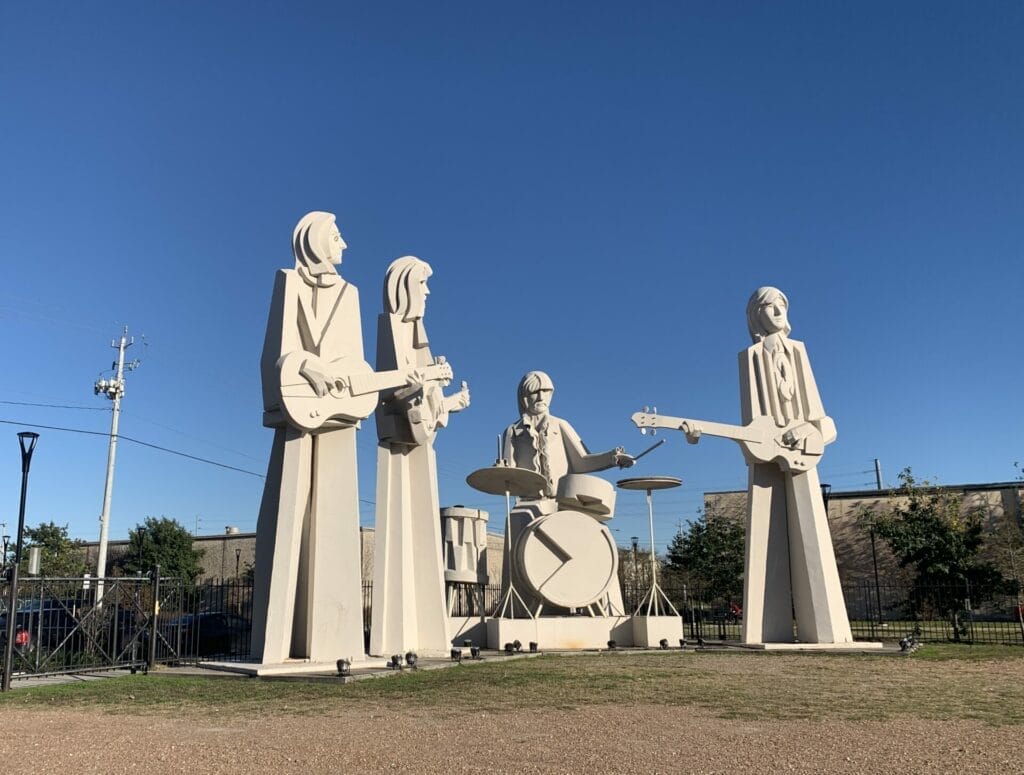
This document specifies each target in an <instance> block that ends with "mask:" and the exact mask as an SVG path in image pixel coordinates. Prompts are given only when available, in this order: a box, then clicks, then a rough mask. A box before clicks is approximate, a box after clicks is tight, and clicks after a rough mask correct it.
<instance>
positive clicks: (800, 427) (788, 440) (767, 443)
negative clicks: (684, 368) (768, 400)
mask: <svg viewBox="0 0 1024 775" xmlns="http://www.w3.org/2000/svg"><path fill="white" fill-rule="evenodd" d="M630 419H632V421H633V424H634V425H635V426H636V427H637V428H639V429H640V431H641V433H646V432H647V429H648V428H652V429H653V428H671V429H673V430H680V431H683V433H685V434H687V441H689V442H690V443H691V444H696V443H697V440H698V439H699V438H700V435H701V434H703V433H706V434H707V435H709V436H718V437H719V438H723V439H732V440H733V441H735V442H738V443H739V445H740V447H741V448H742V449H743V455H744V457H746V458H747V461H748V462H750V463H777V464H778V465H779V466H780V467H781V468H782V470H784V471H790V472H793V473H799V472H801V471H809V470H810V469H812V468H814V467H815V466H816V465H818V461H819V460H820V459H821V455H822V453H823V452H824V451H825V444H824V442H823V440H822V436H821V432H820V431H819V430H818V429H817V428H816V427H814V426H813V425H812V424H811V423H809V422H807V421H805V420H796V421H794V422H792V423H790V424H789V425H787V426H785V427H784V428H780V427H778V426H777V425H776V424H775V421H774V420H773V419H772V418H771V417H767V416H764V417H755V418H754V419H753V420H751V422H750V424H749V425H726V424H724V423H717V422H705V421H704V420H689V419H687V418H685V417H669V416H666V415H658V414H655V413H648V412H637V413H636V414H634V415H633V416H632V417H631V418H630Z"/></svg>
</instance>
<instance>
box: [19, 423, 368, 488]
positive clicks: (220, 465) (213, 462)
mask: <svg viewBox="0 0 1024 775" xmlns="http://www.w3.org/2000/svg"><path fill="white" fill-rule="evenodd" d="M0 423H3V424H5V425H23V426H25V427H26V428H43V429H45V430H48V431H64V432H66V433H82V434H85V435H86V436H103V437H107V436H109V435H110V434H108V433H103V432H102V431H87V430H83V429H82V428H63V427H61V426H59V425H41V424H39V423H32V422H19V421H17V420H0ZM117 438H118V439H120V440H124V441H130V442H131V443H132V444H138V445H139V446H142V447H149V448H150V449H155V450H159V451H160V452H166V453H168V454H170V455H177V456H178V457H184V458H188V459H189V460H195V461H196V462H198V463H206V464H208V465H211V466H217V467H218V468H226V469H228V470H229V471H237V472H238V473H240V474H248V475H249V476H255V477H257V478H259V479H266V478H267V477H266V475H265V474H260V473H257V472H255V471H247V470H246V469H244V468H238V467H237V466H231V465H228V464H227V463H219V462H217V461H216V460H209V459H208V458H205V457H199V456H198V455H191V454H189V453H188V452H181V451H179V450H176V449H171V448H169V447H161V446H160V445H159V444H151V443H150V442H148V441H142V440H141V439H135V438H132V437H131V436H124V435H122V434H118V436H117ZM359 502H360V503H365V504H366V505H368V506H376V505H377V501H371V500H367V499H366V498H360V499H359Z"/></svg>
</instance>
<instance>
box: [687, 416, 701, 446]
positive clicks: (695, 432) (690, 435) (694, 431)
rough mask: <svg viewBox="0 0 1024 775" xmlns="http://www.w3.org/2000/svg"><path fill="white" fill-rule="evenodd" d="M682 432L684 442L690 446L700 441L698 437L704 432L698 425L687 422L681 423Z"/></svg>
mask: <svg viewBox="0 0 1024 775" xmlns="http://www.w3.org/2000/svg"><path fill="white" fill-rule="evenodd" d="M682 431H683V433H685V434H686V441H687V442H688V443H690V444H696V443H697V442H698V441H700V436H701V434H702V433H703V432H704V431H703V429H702V428H701V427H700V425H699V424H698V423H695V422H691V421H689V420H687V421H686V422H684V423H683V427H682Z"/></svg>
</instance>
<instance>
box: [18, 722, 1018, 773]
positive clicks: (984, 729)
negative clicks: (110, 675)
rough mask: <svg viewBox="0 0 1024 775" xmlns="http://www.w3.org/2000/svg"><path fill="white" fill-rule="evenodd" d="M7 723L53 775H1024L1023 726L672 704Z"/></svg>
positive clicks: (21, 748)
mask: <svg viewBox="0 0 1024 775" xmlns="http://www.w3.org/2000/svg"><path fill="white" fill-rule="evenodd" d="M0 727H2V728H3V730H4V734H3V736H2V742H0V757H2V758H3V760H4V761H7V762H22V763H24V765H25V766H26V767H30V768H31V769H32V771H34V772H54V773H57V772H60V773H111V774H113V773H137V772H146V773H178V772H197V771H198V772H202V773H237V772H245V773H280V772H285V773H290V772H295V773H300V772H301V773H327V772H357V771H362V772H374V773H375V772H423V773H435V772H436V773H476V772H480V771H491V772H495V773H513V772H515V773H538V772H566V773H568V772H573V773H577V772H585V773H612V772H616V773H652V772H655V773H670V772H671V773H678V772H693V773H735V772H749V773H777V772H805V773H810V772H815V773H821V772H832V773H864V772H879V773H881V772H893V773H901V775H902V774H904V773H907V772H927V771H931V772H947V773H960V772H965V773H966V772H992V771H1000V772H1006V773H1015V772H1024V765H1022V761H1021V759H1020V756H1019V742H1018V739H1017V738H1018V733H1017V732H1016V730H1015V729H1014V728H1012V727H999V726H988V725H984V724H981V723H979V722H977V721H926V720H919V719H897V720H891V721H886V722H877V721H832V720H829V721H745V720H735V719H727V720H723V719H719V718H715V717H714V716H713V715H712V714H711V713H710V712H708V711H706V710H695V709H692V708H685V707H671V706H665V705H654V706H651V705H631V706H625V707H615V706H608V705H603V706H591V707H584V708H581V709H578V710H569V711H566V710H543V711H523V712H515V713H507V714H498V715H495V714H492V713H478V712H475V713H461V714H460V713H458V712H448V713H445V714H444V715H443V717H440V716H439V715H438V714H435V713H432V712H429V711H424V710H422V709H420V710H416V709H409V708H405V709H401V710H391V709H389V708H388V707H385V706H381V707H378V708H367V707H362V708H358V709H339V708H337V707H333V708H331V709H330V714H329V715H323V716H304V717H287V716H273V717H269V718H266V717H264V718H252V719H237V718H235V719H229V720H218V719H215V718H212V719H211V718H210V717H208V716H206V715H205V714H204V715H201V716H195V717H192V716H188V715H186V716H181V717H177V718H165V717H152V716H149V717H137V716H126V715H122V714H105V713H96V712H95V711H93V712H89V711H87V710H70V709H54V710H31V711H30V710H21V709H13V708H10V709H4V710H3V711H0Z"/></svg>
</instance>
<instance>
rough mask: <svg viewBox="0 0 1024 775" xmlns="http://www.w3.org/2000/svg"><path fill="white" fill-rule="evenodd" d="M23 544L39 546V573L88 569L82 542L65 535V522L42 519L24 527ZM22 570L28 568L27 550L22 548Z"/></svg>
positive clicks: (60, 573) (77, 572)
mask: <svg viewBox="0 0 1024 775" xmlns="http://www.w3.org/2000/svg"><path fill="white" fill-rule="evenodd" d="M24 540H25V546H26V547H29V546H38V547H40V548H41V549H42V551H41V553H40V557H39V575H40V576H49V577H54V576H58V577H59V576H81V575H83V574H84V573H85V572H86V570H87V563H86V558H85V545H84V543H83V542H82V541H79V540H76V539H72V538H70V537H68V526H67V525H58V524H57V523H55V522H42V523H40V524H39V525H38V526H37V527H26V528H25V538H24ZM20 572H21V573H23V574H24V573H27V572H28V550H27V549H26V550H24V551H23V552H22V560H21V570H20Z"/></svg>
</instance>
